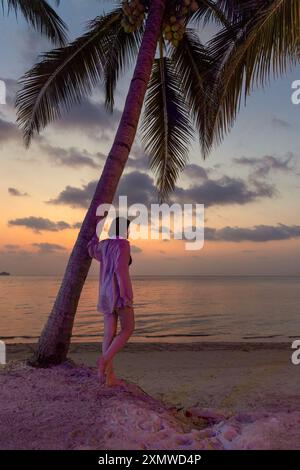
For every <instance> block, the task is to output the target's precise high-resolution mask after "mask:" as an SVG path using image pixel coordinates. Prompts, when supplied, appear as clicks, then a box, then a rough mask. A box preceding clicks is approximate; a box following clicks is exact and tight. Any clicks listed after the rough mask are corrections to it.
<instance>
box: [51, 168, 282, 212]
mask: <svg viewBox="0 0 300 470" xmlns="http://www.w3.org/2000/svg"><path fill="white" fill-rule="evenodd" d="M96 185H97V181H91V182H90V183H88V184H86V185H83V186H82V187H81V188H78V187H73V186H66V188H65V189H64V190H63V191H61V192H60V193H59V194H58V196H57V197H56V198H54V199H51V200H49V201H46V202H47V203H48V204H63V205H68V206H71V207H73V208H76V207H80V208H85V209H86V208H87V207H88V206H89V204H90V201H91V199H92V197H93V194H94V192H95V189H96ZM276 194H277V191H276V188H275V187H274V186H272V185H269V184H266V183H264V182H259V181H252V183H251V184H249V182H247V181H244V180H242V179H240V178H230V177H228V176H222V177H221V178H219V179H206V180H204V181H201V182H200V183H199V184H193V185H191V186H190V187H189V188H181V187H176V189H175V191H174V193H172V194H171V196H170V202H178V203H181V204H183V203H198V204H205V206H207V207H209V206H214V205H229V204H240V205H243V204H247V203H250V202H253V201H256V200H257V199H260V198H272V197H274V196H275V195H276ZM118 195H126V196H127V197H128V205H131V204H134V203H141V204H145V205H146V206H149V205H150V204H151V203H157V202H158V197H157V191H156V188H155V185H154V181H153V178H151V177H150V176H149V175H148V174H146V173H143V172H139V171H132V172H130V173H126V174H125V175H123V176H122V178H121V180H120V183H119V187H118V192H117V196H116V198H117V197H118ZM116 198H115V201H117V199H116Z"/></svg>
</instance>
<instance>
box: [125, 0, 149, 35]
mask: <svg viewBox="0 0 300 470" xmlns="http://www.w3.org/2000/svg"><path fill="white" fill-rule="evenodd" d="M122 9H123V18H122V21H121V24H122V26H123V28H124V31H125V32H126V33H132V32H133V31H135V30H136V29H138V28H139V27H140V26H141V25H142V23H143V21H144V16H145V5H144V2H143V1H142V0H126V1H124V2H123V5H122Z"/></svg>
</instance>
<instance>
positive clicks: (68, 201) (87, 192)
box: [46, 181, 97, 208]
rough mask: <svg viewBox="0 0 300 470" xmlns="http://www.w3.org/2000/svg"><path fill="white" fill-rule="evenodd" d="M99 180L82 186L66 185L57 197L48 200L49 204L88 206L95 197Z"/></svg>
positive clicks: (74, 206)
mask: <svg viewBox="0 0 300 470" xmlns="http://www.w3.org/2000/svg"><path fill="white" fill-rule="evenodd" d="M96 185H97V181H91V182H90V183H88V184H86V185H83V186H82V188H76V187H74V186H66V188H65V189H64V190H63V191H61V192H60V193H59V195H58V196H57V197H56V198H55V199H50V200H49V201H46V203H47V204H57V205H67V206H70V207H72V208H77V207H79V208H87V207H88V206H89V204H90V201H91V199H92V197H93V194H94V192H95V189H96Z"/></svg>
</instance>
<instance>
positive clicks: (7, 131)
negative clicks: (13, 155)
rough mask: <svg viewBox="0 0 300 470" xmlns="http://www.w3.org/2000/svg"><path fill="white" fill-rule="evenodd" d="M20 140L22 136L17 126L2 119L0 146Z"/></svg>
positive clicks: (0, 121)
mask: <svg viewBox="0 0 300 470" xmlns="http://www.w3.org/2000/svg"><path fill="white" fill-rule="evenodd" d="M18 138H19V139H20V134H19V132H18V129H17V127H16V125H15V124H13V123H12V122H8V121H5V120H4V119H1V118H0V144H2V143H4V142H11V141H14V140H16V139H18Z"/></svg>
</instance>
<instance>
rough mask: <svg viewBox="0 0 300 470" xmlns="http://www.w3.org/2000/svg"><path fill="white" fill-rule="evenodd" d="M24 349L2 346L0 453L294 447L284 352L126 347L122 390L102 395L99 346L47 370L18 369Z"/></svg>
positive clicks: (292, 396)
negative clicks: (5, 351)
mask: <svg viewBox="0 0 300 470" xmlns="http://www.w3.org/2000/svg"><path fill="white" fill-rule="evenodd" d="M33 348H34V345H28V344H27V345H9V346H8V364H7V366H6V367H3V366H2V368H1V374H0V382H1V392H0V393H1V403H2V405H1V408H2V412H1V415H2V419H1V424H0V448H1V449H16V448H23V449H28V448H30V449H31V448H34V449H40V448H42V449H43V448H54V449H73V448H76V449H77V448H78V449H81V448H82V449H83V448H88V449H104V448H106V449H118V448H120V449H142V448H144V449H172V448H178V449H181V448H187V449H194V448H195V449H206V448H207V449H211V448H212V449H214V448H216V449H223V448H225V449H230V448H232V449H256V448H257V449H270V448H274V449H276V448H280V449H290V448H292V449H299V448H300V431H299V429H300V428H299V424H300V395H299V392H298V390H299V389H298V381H299V378H298V369H297V366H294V365H293V364H292V363H291V360H290V357H291V348H290V345H289V344H283V343H282V344H278V343H277V344H275V343H190V344H162V343H156V344H154V343H148V344H141V343H130V344H128V345H127V347H126V348H125V349H124V351H122V352H121V353H120V354H119V357H118V358H117V360H116V371H117V373H118V374H119V375H120V376H122V377H123V378H125V379H126V381H127V385H126V386H125V387H114V388H102V389H100V388H99V386H98V384H97V379H96V369H95V361H96V358H97V356H98V352H99V345H97V344H93V343H87V344H79V343H77V344H76V343H75V344H72V346H71V349H70V354H69V358H70V362H68V363H66V364H63V365H61V366H58V367H54V368H51V369H33V368H31V367H29V366H27V365H26V364H25V362H24V361H25V360H26V358H28V357H29V356H30V354H31V352H32V350H33ZM41 427H42V428H43V427H44V428H45V429H46V430H47V431H45V433H43V435H42V433H41V432H40V430H41Z"/></svg>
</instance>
